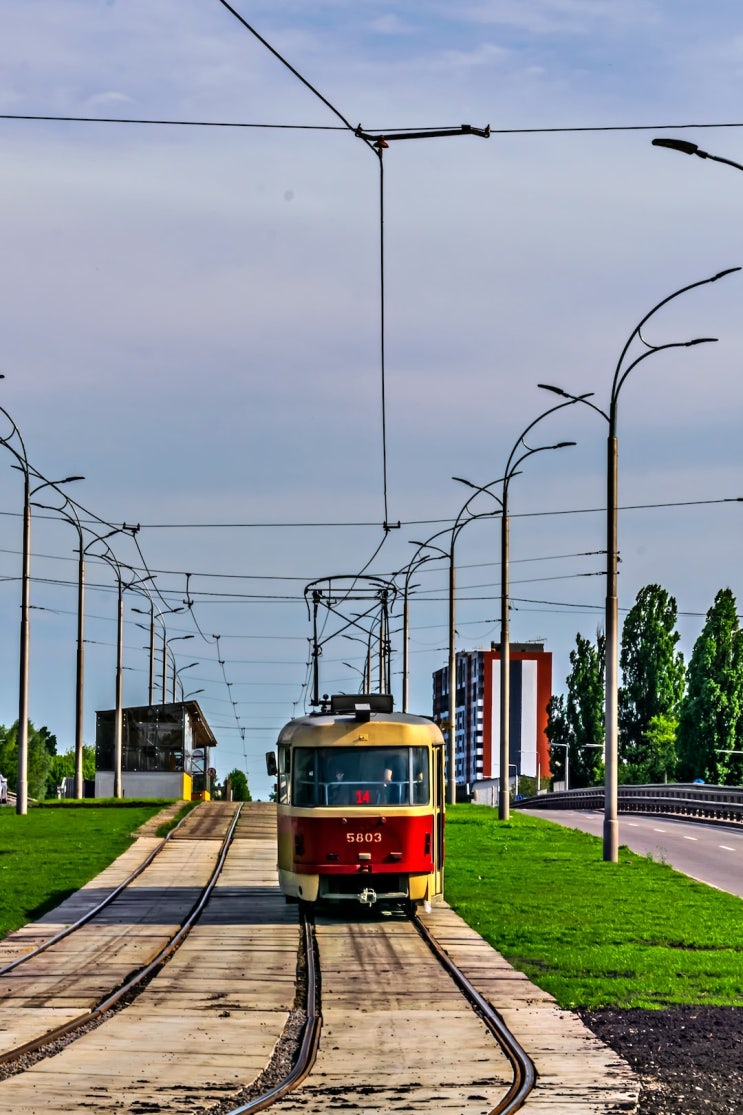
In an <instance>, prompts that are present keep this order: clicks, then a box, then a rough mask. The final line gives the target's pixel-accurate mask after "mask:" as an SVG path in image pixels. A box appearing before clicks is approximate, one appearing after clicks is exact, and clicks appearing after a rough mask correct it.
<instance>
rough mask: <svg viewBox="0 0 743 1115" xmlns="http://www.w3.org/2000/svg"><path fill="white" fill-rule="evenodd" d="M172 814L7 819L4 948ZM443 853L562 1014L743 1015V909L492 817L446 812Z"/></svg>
mask: <svg viewBox="0 0 743 1115" xmlns="http://www.w3.org/2000/svg"><path fill="white" fill-rule="evenodd" d="M164 804H166V803H165V802H162V801H151V802H136V803H135V802H129V801H127V802H126V803H123V802H121V801H117V802H112V803H109V804H103V803H101V802H100V801H96V802H93V803H86V804H85V805H81V804H77V803H75V802H60V803H58V804H54V805H51V806H49V807H44V808H32V809H30V810H29V812H28V814H27V815H26V816H24V817H19V816H17V814H16V813H14V812H13V811H12V810H10V809H0V937H3V936H5V934H7V933H9V932H10V931H11V930H13V929H16V928H17V927H18V926H19V925H23V924H24V923H25V922H27V921H33V920H34V919H35V918H38V917H40V916H41V914H43V913H45V912H46V911H47V910H50V909H53V908H54V906H56V905H58V904H59V903H60V902H61V901H62V900H63V899H64V898H66V897H68V895H70V894H71V893H72V892H73V891H75V890H77V889H78V887H80V886H82V885H83V883H85V882H87V881H88V880H89V879H91V878H93V877H94V876H95V875H97V874H98V873H99V872H100V871H102V870H103V868H104V867H106V866H107V865H108V864H109V863H110V862H111V861H112V860H114V859H115V858H116V857H117V856H118V855H120V854H121V853H122V852H123V851H125V849H126V848H127V847H128V846H129V844H130V843H131V841H132V839H133V835H132V834H133V833H134V832H135V830H136V829H137V828H138V827H139V826H140V825H141V824H143V823H144V822H145V821H146V820H148V819H149V818H150V817H151V816H152V815H153V814H154V813H156V812H158V811H159V810H160V809H161V808H162V807H163V805H164ZM191 807H192V803H187V804H184V806H183V807H182V808H181V810H180V812H179V813H178V814H177V816H176V817H175V818H174V819H173V820H172V821H170V822H169V823H168V824H166V825H164V826H161V829H160V830H158V835H165V832H166V831H167V829H168V828H170V827H172V826H173V825H174V824H176V823H177V821H178V820H179V819H180V817H181V816H183V815H184V814H185V812H187V811H188V810H189V808H191ZM446 845H447V848H446V851H447V862H446V898H447V900H448V902H449V903H450V904H451V905H452V907H453V908H454V909H455V910H456V911H457V913H458V914H460V916H461V917H463V918H464V920H465V921H467V922H468V923H469V924H470V925H471V926H472V927H473V928H474V929H476V930H477V931H478V933H480V934H481V935H482V936H483V937H484V938H485V940H487V941H489V942H490V943H491V944H492V945H493V946H494V947H495V948H496V949H498V951H499V952H501V953H502V954H503V955H504V956H505V957H506V958H507V959H508V960H509V961H510V962H511V963H512V964H513V965H514V966H515V967H516V968H519V969H520V970H521V971H523V972H525V973H526V975H527V976H529V978H530V979H531V980H533V981H534V983H536V984H538V985H539V986H540V987H543V988H544V989H545V990H546V991H549V992H550V993H551V994H552V995H554V996H555V998H556V999H557V1001H558V1003H559V1004H560V1005H561V1006H563V1007H565V1008H568V1009H575V1008H578V1007H584V1008H596V1007H602V1006H606V1007H609V1006H610V1007H619V1008H628V1007H646V1008H662V1007H666V1006H671V1005H690V1006H696V1005H700V1004H709V1005H713V1004H714V1005H720V1004H722V1005H735V1006H743V902H741V900H740V899H738V898H735V897H734V896H732V895H729V894H724V893H723V892H721V891H716V890H713V889H712V888H710V887H705V886H703V885H702V884H701V883H696V882H694V881H692V880H690V879H687V878H686V876H684V875H680V874H678V872H675V871H673V870H672V869H671V868H669V867H667V866H666V865H665V864H662V863H658V862H655V861H653V860H652V859H649V858H643V857H642V856H636V855H633V853H632V852H630V851H628V850H627V849H626V848H621V849H620V854H619V861H620V862H619V863H618V864H611V863H604V862H603V859H602V849H601V841H600V840H599V839H597V838H596V837H593V836H587V835H586V834H584V833H580V832H576V831H573V830H571V829H565V828H562V827H561V826H559V825H551V824H549V823H548V822H544V821H541V820H539V819H537V818H535V817H531V816H529V815H528V814H523V813H517V812H514V814H513V815H512V817H511V820H510V821H508V822H500V821H498V815H497V811H495V810H492V809H488V808H487V807H485V806H475V805H457V806H450V807H449V809H448V810H447V824H446Z"/></svg>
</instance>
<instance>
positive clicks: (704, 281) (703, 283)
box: [611, 267, 740, 399]
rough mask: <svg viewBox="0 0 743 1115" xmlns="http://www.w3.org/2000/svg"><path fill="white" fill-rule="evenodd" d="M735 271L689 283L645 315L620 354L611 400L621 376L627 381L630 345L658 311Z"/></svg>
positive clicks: (653, 349) (728, 269)
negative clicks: (690, 291) (626, 362)
mask: <svg viewBox="0 0 743 1115" xmlns="http://www.w3.org/2000/svg"><path fill="white" fill-rule="evenodd" d="M735 271H740V267H728V268H726V269H725V270H724V271H718V273H717V274H716V275H711V276H710V277H709V278H708V279H698V280H697V282H695V283H688V284H687V285H686V286H682V287H680V288H679V289H678V290H675V291H674V292H673V293H672V294H669V295H667V296H666V297H665V298H663V299H661V301H660V302H658V303H657V304H656V305H655V306H653V308H652V310H649V311H648V313H646V314H645V316H644V318H643V319H642V321H640V322H638V323H637V325H636V326H635V328H634V329H633V330H632V332H631V333H630V335H629V337H628V338H627V340H626V342H625V345H624V348H623V349H622V351H621V353H620V356H619V359H618V361H617V366H616V369H615V371H614V378H613V380H612V386H611V398H612V399H615V398H616V395H617V393H618V390H619V388H618V387H617V381H618V379H619V378H620V376H621V378H622V380H624V379H626V374H622V364H623V363H624V358H625V356H626V355H627V352H628V350H629V347H630V345H631V344H632V342H633V341H634V339H635V338H636V337H639V336H640V332H641V330H642V327H643V325H645V323H646V322H648V321H649V320H650V318H651V317H653V316H654V315H655V314H657V312H658V310H660V309H662V308H663V306H667V305H668V303H669V302H673V300H674V299H675V298H679V297H680V296H681V295H682V294H686V292H687V291H689V290H695V289H696V288H697V287H700V286H706V285H707V284H709V283H716V282H717V280H718V279H724V278H725V276H726V275H732V274H733V273H734V272H735ZM705 339H707V338H705ZM709 339H711V338H709ZM644 343H647V342H644ZM688 343H689V342H687V344H688ZM695 343H697V344H698V343H699V342H698V341H697V342H695ZM649 347H651V348H652V351H653V352H657V351H659V350H660V349H661V348H670V347H674V346H671V345H658V346H657V347H653V346H649Z"/></svg>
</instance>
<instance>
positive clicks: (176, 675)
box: [173, 662, 199, 704]
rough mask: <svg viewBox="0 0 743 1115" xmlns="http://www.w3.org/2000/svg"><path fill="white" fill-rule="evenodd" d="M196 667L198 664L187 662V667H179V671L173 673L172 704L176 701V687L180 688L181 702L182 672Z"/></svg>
mask: <svg viewBox="0 0 743 1115" xmlns="http://www.w3.org/2000/svg"><path fill="white" fill-rule="evenodd" d="M198 665H199V663H198V662H189V664H188V665H187V666H181V668H180V669H179V670H174V671H173V704H175V701H176V686H178V685H180V687H181V700H183V683H182V682H181V674H182V673H183V672H184V670H191V669H193V667H194V666H198Z"/></svg>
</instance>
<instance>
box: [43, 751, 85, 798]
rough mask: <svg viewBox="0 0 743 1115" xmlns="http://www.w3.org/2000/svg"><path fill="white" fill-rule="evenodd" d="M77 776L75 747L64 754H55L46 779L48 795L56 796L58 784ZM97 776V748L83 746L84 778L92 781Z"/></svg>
mask: <svg viewBox="0 0 743 1115" xmlns="http://www.w3.org/2000/svg"><path fill="white" fill-rule="evenodd" d="M74 777H75V749H74V748H72V749H71V750H70V751H66V752H65V753H64V755H56V754H55V755H53V756H52V760H51V763H50V766H49V774H48V775H47V780H46V796H47V797H48V798H55V797H56V796H57V786H59V785H60V784H61V782H62V779H63V778H74ZM94 778H95V748H94V747H83V779H85V780H89V781H92V780H93V779H94Z"/></svg>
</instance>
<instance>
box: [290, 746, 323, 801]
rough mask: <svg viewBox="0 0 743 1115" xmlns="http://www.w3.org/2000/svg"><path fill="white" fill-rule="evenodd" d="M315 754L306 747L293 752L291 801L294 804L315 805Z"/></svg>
mask: <svg viewBox="0 0 743 1115" xmlns="http://www.w3.org/2000/svg"><path fill="white" fill-rule="evenodd" d="M316 775H317V756H316V754H315V752H314V751H312V750H310V749H309V748H307V747H298V748H297V749H296V750H295V752H294V778H293V786H292V801H293V803H294V805H317V777H316Z"/></svg>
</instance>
